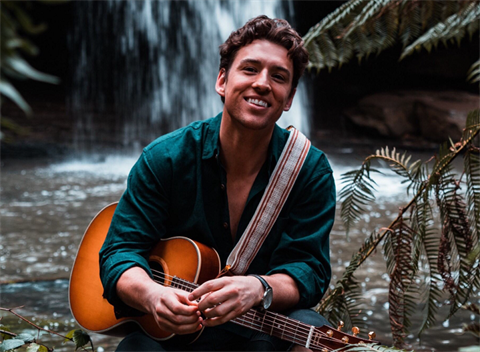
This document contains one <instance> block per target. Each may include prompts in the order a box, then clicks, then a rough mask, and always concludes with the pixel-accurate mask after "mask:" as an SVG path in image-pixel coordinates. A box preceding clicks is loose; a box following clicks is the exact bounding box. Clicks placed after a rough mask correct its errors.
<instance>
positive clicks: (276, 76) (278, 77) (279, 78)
mask: <svg viewBox="0 0 480 352" xmlns="http://www.w3.org/2000/svg"><path fill="white" fill-rule="evenodd" d="M273 78H275V79H277V80H279V81H285V77H283V76H282V75H273Z"/></svg>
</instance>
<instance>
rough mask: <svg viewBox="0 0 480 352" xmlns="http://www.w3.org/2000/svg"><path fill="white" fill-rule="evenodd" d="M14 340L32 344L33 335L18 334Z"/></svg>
mask: <svg viewBox="0 0 480 352" xmlns="http://www.w3.org/2000/svg"><path fill="white" fill-rule="evenodd" d="M15 339H17V340H23V341H25V342H32V341H34V340H35V336H33V335H30V334H27V333H21V334H18V335H17V336H16V337H15Z"/></svg>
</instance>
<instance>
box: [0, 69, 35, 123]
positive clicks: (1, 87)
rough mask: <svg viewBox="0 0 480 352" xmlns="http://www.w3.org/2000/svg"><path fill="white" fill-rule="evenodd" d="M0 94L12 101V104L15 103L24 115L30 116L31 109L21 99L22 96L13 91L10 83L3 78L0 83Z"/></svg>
mask: <svg viewBox="0 0 480 352" xmlns="http://www.w3.org/2000/svg"><path fill="white" fill-rule="evenodd" d="M0 94H3V95H4V96H6V97H8V98H10V99H11V100H13V102H15V104H17V105H18V107H19V108H20V109H22V110H23V112H24V113H25V114H27V115H31V114H32V109H31V108H30V106H29V105H28V104H27V102H26V101H25V100H24V99H23V98H22V96H21V95H20V93H19V92H18V91H17V90H16V89H15V87H14V86H12V85H11V84H10V82H8V81H7V80H6V79H5V78H4V77H2V80H1V81H0Z"/></svg>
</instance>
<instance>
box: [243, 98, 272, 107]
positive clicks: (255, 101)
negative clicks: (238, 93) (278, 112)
mask: <svg viewBox="0 0 480 352" xmlns="http://www.w3.org/2000/svg"><path fill="white" fill-rule="evenodd" d="M245 100H246V101H247V102H248V103H250V104H254V105H258V106H263V107H264V108H268V107H269V106H270V104H269V103H267V102H266V101H264V100H261V99H253V98H245Z"/></svg>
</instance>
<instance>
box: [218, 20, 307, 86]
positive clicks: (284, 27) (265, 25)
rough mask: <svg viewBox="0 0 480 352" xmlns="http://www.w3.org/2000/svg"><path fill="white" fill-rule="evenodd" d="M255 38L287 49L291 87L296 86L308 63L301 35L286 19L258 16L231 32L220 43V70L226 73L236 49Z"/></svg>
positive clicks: (233, 58)
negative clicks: (291, 74) (290, 67)
mask: <svg viewBox="0 0 480 352" xmlns="http://www.w3.org/2000/svg"><path fill="white" fill-rule="evenodd" d="M256 39H265V40H268V41H270V42H272V43H275V44H278V45H280V46H283V47H284V48H285V49H287V50H288V57H289V58H290V59H291V60H292V61H293V81H292V89H293V88H296V87H297V85H298V80H299V79H300V77H301V76H302V75H303V72H304V71H305V67H306V66H307V64H308V52H307V50H306V49H305V48H304V46H303V40H302V37H300V35H299V34H298V33H297V32H296V31H295V30H294V29H293V28H292V26H290V24H289V23H288V22H287V21H285V20H282V19H278V18H274V19H271V18H269V17H267V16H265V15H262V16H258V17H255V18H252V19H251V20H249V21H248V22H247V23H245V25H244V26H243V27H242V28H239V29H237V30H236V31H234V32H232V33H231V34H230V36H229V37H228V39H227V40H226V41H225V43H223V44H222V45H220V70H221V69H222V68H223V69H225V72H226V74H227V75H228V70H229V69H230V67H231V65H232V63H233V61H234V60H235V56H236V54H237V52H238V50H240V48H242V47H244V46H246V45H248V44H250V43H251V42H253V41H254V40H256Z"/></svg>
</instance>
